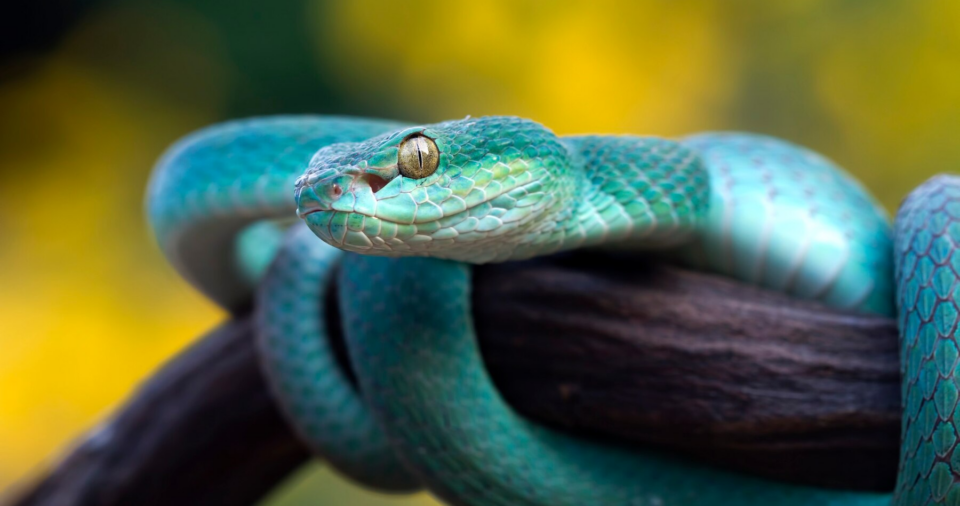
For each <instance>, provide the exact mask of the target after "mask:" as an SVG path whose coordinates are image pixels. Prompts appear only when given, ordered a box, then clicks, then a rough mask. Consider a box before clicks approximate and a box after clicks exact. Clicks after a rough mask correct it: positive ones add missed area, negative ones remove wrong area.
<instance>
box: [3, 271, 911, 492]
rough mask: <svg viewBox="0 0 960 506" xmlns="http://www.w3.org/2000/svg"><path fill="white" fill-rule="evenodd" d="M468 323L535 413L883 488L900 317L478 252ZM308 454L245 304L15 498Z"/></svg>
mask: <svg viewBox="0 0 960 506" xmlns="http://www.w3.org/2000/svg"><path fill="white" fill-rule="evenodd" d="M474 278H475V279H474V283H475V289H474V306H475V310H474V311H475V315H476V320H477V331H478V334H479V337H480V344H481V348H482V350H483V354H484V358H485V360H486V362H487V365H488V367H489V369H490V371H491V374H492V375H493V377H494V380H495V381H496V383H497V386H498V388H499V389H500V390H501V391H502V392H503V393H504V395H505V397H506V398H507V399H508V401H509V402H510V403H511V404H512V405H513V406H515V407H516V408H517V409H518V410H519V411H521V412H522V413H524V414H526V415H529V416H530V417H532V418H535V419H537V420H540V421H542V422H544V423H549V424H552V425H555V426H560V427H563V428H565V429H567V430H572V431H576V432H581V433H588V434H591V435H594V436H600V437H606V438H615V439H616V440H618V441H620V442H621V444H631V443H637V444H638V445H645V446H650V445H654V446H659V447H663V448H668V449H672V450H677V451H681V452H685V453H687V454H690V455H694V456H696V457H697V458H702V459H707V460H709V461H711V462H714V463H716V464H718V465H720V466H723V467H728V468H736V469H741V470H746V471H749V472H753V473H755V474H759V475H762V476H768V477H774V478H779V479H785V480H789V481H793V482H799V483H807V484H817V485H821V486H832V487H843V488H856V489H867V490H888V489H891V488H892V486H893V480H894V477H895V474H896V466H897V451H898V443H899V440H898V438H899V417H900V415H899V369H898V365H897V364H898V362H897V337H896V327H895V324H894V322H893V321H892V320H889V319H884V318H875V317H866V316H860V315H853V314H849V313H844V312H840V311H834V310H829V309H826V308H824V307H822V306H820V305H818V304H815V303H810V302H803V301H796V300H793V299H791V298H789V297H786V296H783V295H779V294H776V293H772V292H767V291H763V290H760V289H755V288H751V287H747V286H744V285H741V284H739V283H736V282H733V281H730V280H727V279H723V278H720V277H715V276H710V275H706V274H699V273H694V272H688V271H683V270H679V269H676V268H672V267H666V266H660V265H652V264H643V265H638V261H637V260H636V259H635V258H634V259H630V260H626V259H616V258H613V259H611V258H608V257H600V256H597V255H584V254H580V255H570V256H561V257H556V258H551V259H539V260H535V261H530V262H522V263H512V264H500V265H491V266H483V267H478V268H477V269H476V275H475V277H474ZM307 458H308V455H307V452H306V450H305V449H304V447H303V446H301V445H300V443H299V442H298V441H297V440H296V439H295V437H294V436H293V435H292V433H291V432H290V431H289V430H288V429H287V427H286V425H285V424H284V422H283V420H282V419H281V417H280V416H279V414H278V412H277V411H276V408H275V407H274V405H273V403H272V402H271V400H270V399H269V396H268V393H267V388H266V386H265V384H264V382H263V379H262V378H261V377H260V373H259V369H258V367H257V361H256V355H255V347H254V344H253V328H252V325H251V323H250V321H249V318H247V317H241V318H239V319H238V320H236V321H233V322H228V323H226V324H224V325H223V326H221V327H220V328H218V329H217V330H214V331H213V332H211V333H210V334H208V335H207V336H206V337H204V338H203V339H202V340H200V341H199V342H198V343H196V344H195V345H193V346H192V347H190V348H189V349H188V350H186V351H184V352H183V353H181V354H180V355H179V356H178V357H176V358H175V359H173V360H172V361H171V362H170V363H169V364H167V365H166V366H165V367H164V368H162V369H161V370H160V371H159V372H157V373H156V374H155V375H154V376H153V377H152V378H151V379H150V380H149V381H148V382H147V383H146V384H145V385H144V386H142V387H141V388H140V389H139V390H138V391H137V392H136V393H135V394H134V396H133V397H132V399H131V400H130V401H128V403H127V404H126V405H125V406H123V407H122V408H121V409H120V410H119V411H118V412H117V413H116V414H115V416H114V417H112V418H111V419H109V420H107V421H105V422H104V423H103V424H102V425H101V427H99V428H98V429H96V430H94V431H91V433H90V434H88V435H87V436H86V438H85V439H84V440H83V441H82V442H80V443H79V444H78V445H77V446H76V448H74V449H73V450H72V451H71V452H70V453H69V455H68V456H67V457H66V458H65V459H63V460H62V461H61V462H59V463H57V464H56V465H55V466H54V469H53V470H52V471H51V472H50V473H49V474H48V475H47V476H45V477H43V478H41V479H40V480H38V481H37V482H36V483H34V484H33V485H32V486H30V487H27V488H26V489H25V490H24V491H23V493H22V494H20V496H19V497H18V498H16V499H14V500H12V501H11V502H9V503H8V504H10V505H15V506H28V505H29V506H46V505H58V506H113V505H123V504H137V505H144V506H149V505H154V504H157V505H160V504H163V505H167V504H178V505H192V504H198V505H200V504H203V505H211V504H222V505H248V504H253V503H255V502H256V501H257V500H258V499H259V498H261V497H262V496H263V495H264V494H266V493H267V492H269V491H270V489H272V488H273V486H274V485H275V484H277V483H278V482H279V481H280V480H281V479H282V478H283V477H284V476H286V475H287V474H288V473H289V472H291V471H292V470H293V469H294V468H296V467H297V466H298V465H300V464H301V463H303V462H304V461H305V460H306V459H307Z"/></svg>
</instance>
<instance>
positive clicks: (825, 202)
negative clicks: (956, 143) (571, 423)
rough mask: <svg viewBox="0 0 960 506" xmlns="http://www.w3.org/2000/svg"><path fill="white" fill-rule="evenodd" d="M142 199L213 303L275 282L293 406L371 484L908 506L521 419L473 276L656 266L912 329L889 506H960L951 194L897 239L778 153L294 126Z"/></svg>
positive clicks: (176, 171)
mask: <svg viewBox="0 0 960 506" xmlns="http://www.w3.org/2000/svg"><path fill="white" fill-rule="evenodd" d="M147 197H148V198H147V200H148V203H147V207H148V214H149V218H150V221H151V224H152V226H153V228H154V231H155V233H156V235H157V238H158V241H159V243H160V245H161V247H162V248H163V250H164V252H165V253H166V255H167V257H168V258H169V259H170V261H171V263H172V264H173V265H174V266H175V267H176V268H177V269H178V270H179V271H180V272H181V274H183V275H184V276H185V277H186V278H187V279H188V280H190V281H191V282H192V283H193V284H194V285H195V286H196V287H197V288H199V289H200V290H202V291H203V292H204V293H206V294H207V295H208V296H209V297H210V298H212V299H213V300H214V301H216V302H217V303H219V304H221V305H222V306H223V307H225V308H226V309H228V310H236V309H238V308H241V307H242V306H244V305H245V304H246V303H248V302H249V301H250V300H251V297H252V296H253V292H254V289H255V287H259V288H258V289H257V293H256V297H257V298H258V302H257V304H256V308H257V315H258V316H257V317H258V321H259V328H260V334H261V335H260V343H261V350H262V355H263V358H264V365H265V370H266V371H267V372H268V377H269V379H270V382H271V384H272V387H273V389H274V390H275V393H276V394H277V397H278V400H279V402H280V403H281V405H282V407H283V409H284V411H285V412H286V413H287V414H288V415H289V418H290V419H291V420H292V422H293V424H294V426H295V427H296V429H297V430H298V431H299V432H300V434H301V435H302V436H303V437H304V439H305V440H306V441H308V442H309V443H310V444H311V445H312V446H313V448H314V449H315V451H316V452H317V453H318V454H319V455H321V456H323V457H324V458H325V459H326V460H327V461H329V462H330V463H331V464H332V465H334V466H335V467H336V468H338V469H339V470H340V471H341V472H343V473H345V474H347V475H349V476H351V477H352V478H354V479H356V480H358V481H360V482H362V483H365V484H367V485H368V486H371V487H375V488H379V489H383V490H395V491H401V490H410V489H414V488H417V487H419V486H426V487H427V488H429V489H430V490H431V491H432V492H433V493H435V494H436V495H438V496H439V497H441V498H443V499H444V500H446V501H448V502H450V503H453V504H467V505H476V506H492V505H504V506H507V505H509V506H514V505H551V506H556V505H616V506H619V505H650V506H655V505H663V506H668V505H693V504H697V505H700V504H717V505H723V504H729V505H747V504H751V505H753V504H756V505H761V504H762V505H769V504H780V505H799V504H817V505H819V504H836V505H853V504H889V503H890V502H891V496H889V495H883V494H868V493H853V492H844V491H835V490H824V489H816V488H811V487H802V486H795V485H787V484H782V483H775V482H771V481H767V480H762V479H758V478H754V477H749V476H743V475H739V474H735V473H729V472H725V471H721V470H718V469H715V468H712V467H708V466H704V465H700V464H696V463H692V462H688V461H684V460H682V459H679V458H675V457H672V456H669V455H665V454H661V453H658V452H633V451H627V450H624V449H620V448H617V447H614V446H610V445H607V444H602V443H598V442H593V441H588V440H583V439H579V438H575V437H572V436H568V435H566V434H563V433H560V432H557V431H554V430H552V429H549V428H545V427H542V426H539V425H537V424H535V423H532V422H529V421H527V420H526V419H524V418H522V417H520V416H518V415H516V414H515V413H514V412H513V411H512V410H511V409H510V407H509V406H508V405H507V404H506V403H505V402H504V401H503V399H502V398H501V397H500V395H499V394H498V393H497V391H496V390H495V389H494V387H493V386H492V384H491V382H490V379H489V377H488V376H487V373H486V371H485V369H484V368H483V363H482V360H481V357H480V356H479V353H478V350H477V346H476V342H475V336H474V333H473V322H472V315H471V310H470V297H469V291H470V272H471V271H470V268H469V265H468V264H469V263H482V262H492V261H505V260H514V259H522V258H529V257H532V256H537V255H545V254H550V253H554V252H558V251H564V250H571V249H576V248H587V247H594V248H609V249H617V250H641V249H655V250H658V252H659V253H658V254H660V255H661V256H668V257H673V258H676V259H677V260H678V261H682V262H685V263H687V264H688V265H692V266H695V267H698V268H701V269H706V270H710V271H714V272H718V273H722V274H726V275H729V276H733V277H736V278H738V279H741V280H743V281H745V282H749V283H752V284H756V285H760V286H765V287H768V288H771V289H776V290H780V291H784V292H787V293H790V294H793V295H795V296H798V297H803V298H809V299H817V300H820V301H822V302H824V303H826V304H829V305H832V306H836V307H843V308H849V309H853V310H860V311H866V312H873V313H879V314H887V315H894V314H895V313H896V314H898V315H899V319H900V325H901V330H902V337H901V348H902V360H901V362H902V364H903V365H902V366H901V368H902V371H903V385H904V386H903V437H902V449H901V465H900V472H899V482H898V485H897V490H896V492H895V494H894V496H893V500H894V501H895V502H897V503H898V504H910V505H913V504H928V503H931V504H932V503H938V504H960V487H957V486H956V483H957V475H956V474H955V473H960V450H958V451H957V455H956V457H954V453H953V451H954V448H955V446H956V442H957V438H958V435H957V432H956V429H955V428H954V426H953V420H954V419H956V420H960V416H958V417H954V410H955V409H960V408H958V406H957V397H958V396H957V383H955V381H960V380H958V379H957V378H958V376H957V375H956V374H955V371H956V368H957V360H958V351H957V347H956V342H955V341H954V338H953V333H954V332H955V331H957V329H956V322H957V308H956V306H955V305H954V302H953V290H955V289H956V290H960V285H956V283H955V281H956V277H957V276H956V274H955V273H957V272H960V270H956V269H954V267H953V265H954V264H953V261H952V258H953V257H952V255H953V253H954V249H955V246H954V242H953V241H954V240H955V239H954V238H957V239H956V240H958V241H960V223H958V221H957V219H958V218H960V183H958V181H956V180H954V179H952V178H948V177H941V178H937V179H934V180H931V182H929V183H927V184H925V185H924V186H923V187H921V188H920V189H918V190H917V191H916V192H914V193H913V194H912V196H911V197H909V198H908V199H907V201H906V202H905V204H904V206H903V208H902V210H901V213H900V215H899V216H898V219H897V225H896V234H895V236H896V237H895V239H896V240H895V241H893V238H894V237H893V236H894V234H893V233H892V232H891V230H890V227H889V225H888V223H887V218H886V216H885V215H884V213H883V212H882V211H881V210H880V208H879V207H878V206H877V205H876V203H875V202H874V201H873V200H872V198H871V197H870V196H869V195H868V194H867V193H866V192H865V191H864V189H863V188H862V187H861V186H860V185H859V184H858V183H857V182H856V181H854V180H853V179H852V178H851V177H850V176H849V175H847V174H846V173H844V172H843V171H842V170H841V169H839V168H837V167H836V166H834V165H833V164H832V163H830V162H829V161H828V160H826V159H824V158H823V157H821V156H819V155H817V154H815V153H813V152H810V151H808V150H806V149H803V148H800V147H797V146H794V145H791V144H789V143H786V142H784V141H780V140H776V139H773V138H768V137H762V136H756V135H748V134H706V135H699V136H695V137H691V138H687V139H683V140H681V141H670V140H666V139H659V138H652V137H635V136H582V137H558V136H556V135H554V134H553V133H552V132H550V131H549V130H548V129H546V128H544V127H543V126H541V125H539V124H537V123H534V122H532V121H528V120H524V119H520V118H514V117H486V118H466V119H463V120H457V121H450V122H445V123H438V124H434V125H427V126H411V125H404V124H400V123H396V122H390V121H380V120H365V119H356V118H336V117H311V116H288V117H273V118H260V119H252V120H245V121H238V122H230V123H225V124H221V125H217V126H214V127H211V128H208V129H205V130H202V131H200V132H198V133H195V134H193V135H191V136H189V137H187V138H185V139H183V140H181V141H180V142H179V143H177V144H176V145H175V146H174V147H172V148H171V149H170V150H169V151H168V152H167V154H166V155H165V156H164V157H163V158H162V159H161V160H160V162H159V163H158V166H157V168H156V170H155V173H154V176H153V178H152V180H151V183H150V187H149V189H148V196H147ZM295 212H296V214H295ZM297 215H299V216H300V218H301V220H296V218H295V217H296V216H297ZM291 222H298V223H295V224H293V225H291V226H289V227H288V228H289V230H288V231H287V232H285V231H284V230H285V228H287V225H289V224H290V223H291ZM303 222H305V225H304V223H303ZM318 236H319V237H320V238H321V239H323V240H322V241H321V240H319V239H317V237H318ZM343 250H346V251H348V252H353V253H360V254H359V255H357V254H343V253H342V251H343ZM956 258H957V261H956V264H957V265H958V267H960V254H958V256H957V257H956ZM338 263H339V264H340V265H341V269H339V272H340V276H341V279H340V282H339V284H338V286H339V297H340V307H341V308H342V309H341V311H342V315H341V316H342V319H343V324H344V329H345V338H346V342H347V348H348V352H349V356H350V363H351V365H352V369H353V371H354V372H355V374H356V380H357V381H356V382H357V384H358V385H357V386H359V389H357V386H354V384H353V383H352V382H351V380H350V378H348V376H347V374H346V373H345V372H344V371H342V370H340V368H339V367H338V365H337V361H336V359H335V356H334V353H333V351H332V349H331V347H330V344H329V343H328V342H327V340H326V338H325V336H326V327H325V315H324V314H323V311H324V307H325V304H324V298H325V297H326V292H325V289H324V285H326V281H327V280H328V279H329V278H330V276H331V275H332V273H333V272H334V271H335V270H334V269H332V267H333V266H334V265H336V264H338ZM894 264H896V268H894ZM895 271H896V273H897V276H896V278H895V277H894V272H895ZM895 281H896V282H895ZM955 285H956V286H955ZM895 306H897V307H899V313H897V311H895Z"/></svg>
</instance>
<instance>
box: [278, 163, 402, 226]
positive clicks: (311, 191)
mask: <svg viewBox="0 0 960 506" xmlns="http://www.w3.org/2000/svg"><path fill="white" fill-rule="evenodd" d="M388 182H389V181H388V180H387V179H385V178H384V177H382V176H380V175H379V174H376V173H373V172H371V171H364V170H361V169H359V168H356V167H348V168H344V169H341V170H338V171H322V172H315V173H311V174H307V175H304V176H303V177H301V178H300V179H298V180H297V183H296V188H297V189H296V201H297V214H298V215H299V216H300V217H301V218H303V217H304V216H307V215H308V214H312V213H315V212H319V211H344V212H350V211H354V210H355V209H354V208H355V204H356V202H357V200H358V199H359V198H360V197H361V194H363V193H365V192H367V191H369V192H370V193H377V192H378V191H380V189H381V188H383V187H384V186H386V185H387V183H388Z"/></svg>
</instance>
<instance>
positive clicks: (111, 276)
mask: <svg viewBox="0 0 960 506" xmlns="http://www.w3.org/2000/svg"><path fill="white" fill-rule="evenodd" d="M958 19H960V3H956V2H951V1H949V0H937V1H928V0H920V1H915V2H897V1H893V0H878V1H873V2H859V1H853V0H845V1H832V2H828V1H825V0H821V1H807V0H785V1H782V2H757V1H742V2H734V3H730V2H727V3H717V2H711V1H707V0H699V1H697V0H694V1H688V2H682V3H675V2H662V1H659V0H643V1H637V2H632V3H626V2H613V1H610V2H604V1H598V2H590V3H582V4H578V3H549V2H542V1H533V0H531V1H509V0H491V1H490V2H485V3H482V4H473V3H461V2H444V1H440V0H411V1H408V2H403V3H393V2H387V1H371V0H356V1H343V2H331V1H322V0H280V1H275V2H262V1H255V0H234V1H232V2H219V1H213V0H196V1H189V0H154V1H146V0H123V1H120V0H113V1H107V0H76V1H66V0H60V1H50V0H44V1H35V2H27V1H23V0H14V1H10V2H6V3H5V4H4V12H3V15H2V16H0V238H2V239H0V280H2V283H0V322H2V325H0V348H2V349H3V353H0V449H2V451H0V490H2V489H3V488H5V487H6V486H8V485H9V484H11V483H13V482H14V481H16V480H17V479H18V478H22V477H24V476H27V475H29V474H30V473H34V472H38V470H41V469H42V468H43V466H44V465H45V463H46V462H49V461H50V458H51V457H52V456H53V455H54V454H55V453H54V452H55V451H56V449H57V448H59V447H61V446H62V445H64V444H65V443H67V442H69V441H70V440H71V438H73V437H75V436H76V435H78V434H79V433H81V432H82V431H83V430H84V429H86V428H89V427H91V426H92V425H93V424H95V423H96V421H97V420H98V419H99V418H101V417H103V416H104V415H105V414H106V413H108V412H109V410H110V409H111V407H113V406H114V405H115V404H116V403H117V402H120V401H121V400H122V399H123V398H124V396H125V395H126V394H127V393H128V392H129V391H130V389H131V388H132V387H133V385H135V384H136V383H137V382H138V381H139V380H141V379H142V378H143V377H145V376H146V375H148V374H149V373H150V371H151V370H152V369H153V368H154V367H156V365H157V364H158V363H159V362H161V361H162V360H164V359H165V358H166V357H168V356H170V355H171V354H173V353H175V352H176V351H177V350H179V349H180V348H182V347H183V346H184V345H185V344H186V343H187V342H189V341H190V340H191V339H192V338H193V337H194V336H196V335H199V334H200V333H201V332H202V331H204V330H205V329H207V328H209V327H210V326H212V325H213V324H215V323H216V322H217V321H218V320H219V319H220V318H222V314H221V313H220V312H219V311H218V310H217V309H216V308H214V307H213V306H212V305H211V304H210V303H208V302H206V301H205V300H204V299H203V298H202V297H201V296H199V295H197V294H195V293H194V292H193V291H192V290H191V289H190V288H189V287H188V286H186V284H185V283H183V282H182V281H180V280H179V278H177V276H176V275H175V274H174V273H173V271H172V270H171V269H170V268H169V267H168V266H166V264H165V262H164V261H163V259H162V257H161V256H160V254H159V253H158V252H157V250H156V247H155V246H154V244H153V242H152V240H151V238H150V235H149V231H148V230H147V227H146V225H145V222H144V219H143V216H142V196H143V189H144V187H145V185H146V181H147V178H148V177H149V172H150V169H151V167H152V164H153V162H154V161H155V160H156V159H157V157H158V156H159V155H160V154H161V153H162V151H163V149H164V148H165V147H166V146H168V145H169V144H170V143H171V142H173V141H174V140H175V139H176V138H178V137H180V136H182V135H184V134H186V133H188V132H189V131H191V130H193V129H196V128H199V127H202V126H204V125H207V124H210V123H214V122H217V121H222V120H224V119H228V118H235V117H242V116H251V115H261V114H278V113H323V114H347V115H359V116H376V117H390V118H397V119H405V120H410V121H418V122H430V121H439V120H444V119H450V118H456V117H462V116H465V115H467V114H470V115H474V116H479V115H484V114H515V115H520V116H526V117H529V118H531V119H534V120H537V121H539V122H541V123H544V124H545V125H547V126H549V127H551V128H553V129H554V130H555V131H557V132H558V133H562V134H568V133H584V132H608V133H627V132H629V133H639V134H657V135H666V136H677V135H682V134H685V133H692V132H698V131H704V130H749V131H755V132H761V133H766V134H770V135H775V136H779V137H783V138H786V139H788V140H791V141H794V142H797V143H800V144H803V145H806V146H808V147H810V148H813V149H815V150H817V151H819V152H821V153H823V154H825V155H826V156H828V157H830V158H832V159H834V160H836V161H837V162H838V163H839V164H840V165H842V166H843V167H846V168H847V169H848V170H849V171H850V172H852V173H853V174H854V175H856V176H857V177H858V178H859V179H860V180H861V181H862V182H863V183H864V185H865V186H867V187H868V188H869V189H870V190H871V191H872V192H873V193H874V195H876V196H877V198H878V199H879V200H880V202H881V203H882V204H883V205H884V206H885V207H886V208H887V209H888V210H890V211H892V210H894V209H895V207H896V205H897V204H898V202H899V200H900V198H902V196H904V195H905V194H906V193H907V192H908V191H909V190H910V189H912V188H913V187H914V186H916V185H917V184H919V183H920V182H921V181H923V180H924V179H926V178H927V177H929V176H930V175H932V174H934V173H937V172H947V171H952V170H955V167H957V166H958V164H960V142H957V140H956V139H955V135H956V132H958V131H960V30H957V20H958ZM318 489H323V490H324V491H325V492H324V493H326V494H328V495H327V497H328V498H333V499H337V500H339V501H340V503H346V504H370V505H372V504H380V503H381V502H382V501H381V499H379V498H377V497H375V496H373V495H371V494H365V493H360V492H355V491H354V489H353V488H350V487H349V486H347V485H345V484H343V483H341V482H340V481H337V480H336V479H335V478H333V477H331V475H329V474H325V472H324V473H321V474H317V473H316V472H314V471H313V470H308V471H306V472H305V474H304V475H303V476H301V477H299V478H298V479H297V480H294V482H292V484H291V485H290V486H289V488H288V489H286V490H284V491H281V492H280V493H278V494H279V495H278V497H277V498H275V499H274V500H275V501H278V502H285V503H287V504H291V503H297V502H298V501H305V500H306V499H304V498H307V497H311V495H312V494H317V493H318V492H317V490H318ZM391 501H394V502H395V501H396V500H395V499H392V500H391ZM411 501H412V502H414V503H419V504H423V503H426V502H427V501H428V500H427V499H425V498H423V497H421V496H418V497H416V498H414V499H411Z"/></svg>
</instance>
